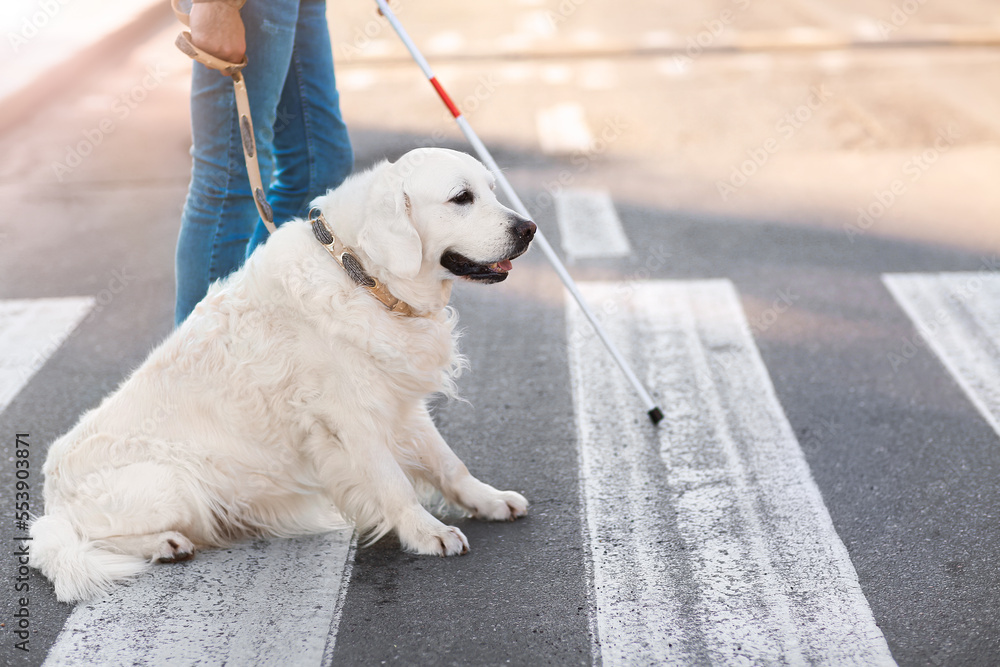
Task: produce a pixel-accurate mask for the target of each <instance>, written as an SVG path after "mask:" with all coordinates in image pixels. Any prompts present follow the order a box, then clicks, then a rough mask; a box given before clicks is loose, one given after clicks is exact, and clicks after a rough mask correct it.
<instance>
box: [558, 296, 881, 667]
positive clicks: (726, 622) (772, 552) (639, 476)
mask: <svg viewBox="0 0 1000 667" xmlns="http://www.w3.org/2000/svg"><path fill="white" fill-rule="evenodd" d="M580 290H581V291H582V292H583V294H584V295H585V296H586V297H587V299H588V300H589V301H590V303H591V304H593V305H594V306H595V308H596V309H597V310H598V311H599V312H603V313H606V314H608V315H609V317H606V318H605V322H604V324H605V326H606V327H607V329H608V333H609V335H610V336H611V337H612V338H613V339H614V340H615V341H616V342H617V344H618V345H619V346H621V350H622V352H623V354H625V356H626V357H628V358H630V360H631V362H632V363H633V364H634V367H635V368H637V369H638V368H645V369H646V370H645V372H644V373H641V375H645V377H643V378H641V379H643V380H644V381H645V383H646V385H647V386H649V387H651V388H653V389H654V391H657V392H658V393H659V404H660V405H661V406H662V407H663V410H664V413H665V415H666V416H665V419H664V420H663V422H662V423H661V425H660V427H659V430H657V429H656V427H653V426H652V425H651V424H650V423H649V422H648V420H647V419H646V418H645V415H644V414H643V412H644V410H643V409H642V406H641V405H639V404H638V403H637V401H636V399H635V398H634V397H633V393H632V391H631V390H630V388H629V386H628V385H627V383H626V382H625V381H624V380H623V379H622V377H621V374H620V373H619V372H618V371H617V369H616V368H615V367H614V363H613V362H612V361H611V359H610V358H609V355H607V353H606V352H605V351H604V350H603V349H602V346H601V343H600V342H599V341H598V340H597V339H596V338H595V337H593V336H592V335H589V333H588V332H587V325H586V323H585V321H584V320H583V317H582V316H581V315H579V314H578V313H577V309H576V308H575V307H573V306H572V304H570V305H568V306H567V318H568V326H569V336H570V338H569V340H570V358H571V364H570V366H571V372H572V376H573V391H574V403H575V409H576V415H577V424H578V428H579V440H580V457H581V467H582V476H583V489H582V492H583V495H584V504H585V507H586V519H585V520H586V534H587V535H588V536H589V540H590V550H591V553H592V557H593V577H594V587H595V590H594V595H595V600H594V602H595V606H596V625H597V631H598V636H599V645H598V646H597V647H595V651H599V653H600V658H601V659H603V663H604V664H605V665H635V664H660V665H692V664H714V665H731V664H771V665H783V664H822V665H838V666H839V665H866V666H870V665H892V664H894V662H893V659H892V656H891V654H890V653H889V649H888V647H887V645H886V642H885V638H884V637H883V635H882V633H881V631H880V630H879V628H878V626H877V625H876V624H875V621H874V619H873V617H872V613H871V609H870V607H869V606H868V602H867V600H866V599H865V597H864V594H863V593H862V591H861V587H860V585H859V583H858V578H857V574H856V572H855V570H854V566H853V565H852V563H851V561H850V558H849V556H848V553H847V550H846V548H845V547H844V545H843V543H842V542H841V541H840V538H839V537H838V536H837V533H836V532H835V530H834V528H833V523H832V521H831V519H830V516H829V514H828V512H827V510H826V507H825V505H824V504H823V500H822V498H821V496H820V493H819V490H818V488H817V487H816V485H815V483H814V481H813V479H812V476H811V474H810V471H809V468H808V466H807V464H806V462H805V459H804V457H803V455H802V452H801V450H800V448H799V445H798V442H797V441H796V439H795V435H794V433H793V432H792V429H791V427H790V425H789V424H788V421H787V419H786V417H785V415H784V412H783V410H782V408H781V405H780V404H779V402H778V399H777V397H776V395H775V393H774V388H773V386H772V384H771V381H770V378H769V376H768V374H767V370H766V368H765V367H764V364H763V361H762V360H761V358H760V356H759V354H758V352H757V348H756V346H755V345H754V342H753V338H752V336H751V333H750V329H749V327H748V324H747V322H746V319H745V317H744V314H743V311H742V309H741V307H740V302H739V298H738V296H737V294H736V291H735V289H734V288H733V286H732V284H731V283H729V282H728V281H723V280H713V281H694V282H658V281H654V282H647V283H638V284H636V283H619V284H612V283H589V284H588V283H584V284H581V285H580ZM567 301H568V300H567Z"/></svg>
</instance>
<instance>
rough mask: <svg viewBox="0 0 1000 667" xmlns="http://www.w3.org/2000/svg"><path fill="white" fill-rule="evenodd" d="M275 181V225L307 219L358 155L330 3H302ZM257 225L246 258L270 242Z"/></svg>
mask: <svg viewBox="0 0 1000 667" xmlns="http://www.w3.org/2000/svg"><path fill="white" fill-rule="evenodd" d="M274 159H275V171H274V178H273V180H272V181H271V183H270V184H269V188H268V193H267V194H268V197H267V198H268V201H269V202H270V204H271V208H272V209H273V210H274V220H275V223H276V224H278V225H280V224H281V223H282V222H285V221H287V220H291V219H292V218H298V217H304V216H305V215H306V214H307V213H308V209H309V203H310V202H311V201H312V200H313V199H315V198H316V197H318V196H320V195H322V194H324V193H325V192H326V191H327V190H329V189H331V188H335V187H337V186H338V185H340V184H341V183H342V182H343V181H344V179H345V178H347V176H348V175H350V173H351V169H352V168H353V166H354V153H353V151H352V149H351V141H350V138H349V137H348V134H347V127H346V125H345V124H344V120H343V118H342V116H341V113H340V95H339V94H338V92H337V82H336V79H335V78H334V71H333V50H332V47H331V45H330V31H329V29H328V27H327V22H326V2H325V0H302V1H301V4H300V6H299V18H298V23H297V25H296V28H295V46H294V48H293V50H292V57H291V64H290V66H289V69H288V74H287V76H286V77H285V87H284V90H283V91H282V93H281V101H280V102H279V104H278V113H277V119H276V121H275V126H274ZM267 234H268V232H267V228H266V227H264V223H263V222H259V221H258V223H257V227H256V229H255V230H254V235H253V238H252V239H251V242H250V244H249V245H248V246H247V256H249V255H250V253H251V252H253V249H254V248H255V247H256V246H257V245H258V244H260V243H262V242H263V241H264V240H265V239H266V238H267Z"/></svg>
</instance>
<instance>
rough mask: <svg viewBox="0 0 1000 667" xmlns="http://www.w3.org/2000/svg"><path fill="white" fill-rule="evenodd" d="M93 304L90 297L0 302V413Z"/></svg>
mask: <svg viewBox="0 0 1000 667" xmlns="http://www.w3.org/2000/svg"><path fill="white" fill-rule="evenodd" d="M93 307H94V299H93V297H67V298H60V299H9V300H4V301H0V351H2V352H0V412H3V410H4V409H6V407H7V406H8V405H9V404H10V402H11V401H12V400H14V397H15V396H17V395H18V393H20V391H21V389H23V388H24V386H25V385H26V384H28V381H29V380H31V378H32V377H34V375H35V373H36V372H38V369H40V368H41V367H42V365H43V364H45V362H46V361H47V360H48V358H49V357H51V356H52V355H53V354H54V353H55V351H56V350H58V349H59V346H61V345H62V344H63V343H64V342H65V341H66V338H67V337H68V336H69V335H70V334H71V333H72V332H73V330H74V329H76V327H77V325H78V324H80V322H81V321H82V320H83V318H84V317H85V316H86V315H87V313H89V312H90V310H91V309H92V308H93Z"/></svg>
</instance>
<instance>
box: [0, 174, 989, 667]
mask: <svg viewBox="0 0 1000 667" xmlns="http://www.w3.org/2000/svg"><path fill="white" fill-rule="evenodd" d="M555 199H556V211H557V217H558V221H559V232H560V240H561V243H562V246H563V248H564V251H565V252H566V254H567V256H568V257H570V258H574V259H578V260H584V259H595V258H596V259H601V258H606V259H613V258H619V259H620V258H623V257H628V256H629V255H630V253H631V252H632V247H631V244H630V243H629V240H628V237H627V235H626V233H625V231H624V229H623V227H622V225H621V221H620V220H618V218H617V215H616V214H615V212H614V209H613V204H612V203H611V200H610V196H609V195H608V194H607V193H602V192H599V191H586V190H568V191H566V192H563V193H559V194H558V195H557V196H556V198H555ZM588 217H589V218H591V219H588ZM883 282H884V283H885V286H886V288H887V289H888V290H889V292H890V293H891V294H892V296H893V297H894V298H895V299H896V301H897V302H898V304H899V307H900V308H901V309H902V310H903V311H904V312H905V313H906V314H907V315H908V316H909V318H910V319H911V320H912V321H913V323H914V326H915V327H916V330H917V331H918V333H919V336H918V337H916V338H915V339H914V340H913V341H911V344H910V346H909V347H904V348H903V349H902V350H901V353H900V355H899V359H896V360H893V359H890V362H891V364H897V365H898V364H905V363H907V362H908V359H909V356H912V355H909V353H908V352H907V350H909V349H910V348H911V347H912V348H915V347H916V346H919V345H922V344H926V345H927V346H928V347H929V348H930V349H931V350H933V352H934V353H935V354H936V355H937V357H938V358H939V359H940V360H941V363H942V365H943V366H944V367H945V368H946V369H947V370H948V372H949V373H950V374H951V376H952V377H953V378H954V379H955V381H956V382H957V383H958V384H959V385H960V386H961V387H962V389H963V390H964V391H965V393H966V394H967V396H968V398H969V400H970V401H971V402H972V403H973V404H974V405H975V406H976V408H977V409H978V410H979V411H980V413H981V414H982V415H983V418H984V419H985V420H986V421H987V422H988V423H989V424H991V425H992V427H993V428H994V429H995V430H996V431H997V433H998V434H1000V379H998V378H1000V366H998V362H997V359H1000V275H997V274H995V273H946V274H889V275H885V276H883ZM580 287H581V291H582V292H583V294H584V296H585V297H586V298H587V300H588V301H589V302H590V303H591V304H592V305H594V306H595V307H596V310H597V312H598V313H599V314H602V316H603V318H602V319H603V321H604V326H605V328H606V329H607V331H608V333H609V335H610V336H611V337H612V339H613V340H614V341H615V342H616V344H617V345H618V346H619V348H620V349H621V350H622V351H623V353H624V354H625V355H626V357H628V358H629V360H630V361H631V362H632V364H633V367H634V368H636V369H637V370H639V372H640V375H642V376H643V377H641V379H642V381H643V382H644V383H645V384H646V386H648V387H651V388H653V390H654V392H655V393H656V394H657V399H658V402H659V404H660V405H661V407H662V408H663V410H664V412H665V419H664V420H663V422H662V424H661V425H660V426H659V427H654V426H652V425H651V424H649V423H648V421H647V420H645V418H644V416H643V414H642V410H641V409H640V406H637V404H636V399H635V397H634V396H633V395H632V392H631V389H630V388H629V386H628V384H627V383H626V382H625V381H624V380H623V379H622V378H620V376H619V373H618V372H617V371H616V369H615V367H614V365H613V361H612V360H611V359H610V358H609V356H608V355H607V353H606V351H605V350H604V349H603V347H602V345H601V344H600V342H599V341H598V340H597V339H596V338H595V337H594V336H593V335H591V334H590V333H589V331H590V330H589V327H588V325H587V324H586V322H585V321H584V320H583V317H582V315H581V314H580V313H579V312H578V310H577V309H576V308H575V306H574V305H573V304H572V303H571V300H569V299H567V300H566V301H567V306H566V325H567V331H566V336H567V343H568V345H567V350H568V360H569V369H570V376H571V380H572V394H573V406H574V414H575V419H576V427H577V447H578V452H579V461H580V471H579V472H580V475H579V479H580V494H581V498H582V507H583V508H584V512H583V516H582V517H581V521H582V523H583V531H582V533H583V536H584V538H585V540H586V542H587V544H586V545H584V548H585V549H587V550H588V553H589V558H588V561H589V565H590V570H589V571H588V572H586V573H580V575H579V576H583V577H587V578H588V580H589V584H590V591H591V600H590V614H591V624H592V627H593V630H594V631H593V645H592V656H591V658H592V659H593V660H594V661H595V662H600V663H602V664H605V665H636V664H657V665H691V664H712V665H737V664H769V665H770V664H773V665H797V664H816V665H838V666H839V665H893V664H895V662H894V660H893V656H892V654H891V653H890V650H889V647H888V645H887V642H886V638H885V637H884V636H883V633H882V630H881V629H880V628H879V626H878V625H877V624H876V620H875V618H874V617H873V613H872V610H871V608H870V606H869V603H868V601H867V600H866V598H865V595H864V593H863V591H862V588H861V585H860V584H859V581H858V576H857V573H856V572H855V569H854V565H853V564H852V562H851V559H850V557H849V554H848V552H847V549H846V548H845V546H844V544H843V543H842V541H841V539H840V537H839V536H838V535H837V532H836V530H835V529H834V526H833V522H832V520H831V518H830V515H829V512H828V510H827V508H826V506H825V504H824V502H823V498H822V496H821V495H820V491H819V489H818V488H817V486H816V484H815V482H814V481H813V477H812V474H811V472H810V469H809V466H808V464H807V462H806V459H805V457H804V456H803V453H802V451H801V449H800V446H799V443H798V441H797V440H796V437H795V434H794V432H793V431H792V429H791V427H790V425H789V423H788V420H787V418H786V417H785V413H784V410H783V408H782V406H781V403H780V401H779V399H778V397H777V395H776V393H775V391H774V388H773V386H772V383H771V379H770V377H769V374H768V369H767V367H766V365H765V363H764V361H763V360H762V358H761V356H760V354H759V352H758V350H757V347H756V343H755V340H754V336H753V333H752V331H751V327H750V326H749V324H748V322H747V316H746V314H745V313H744V310H743V307H742V305H741V300H740V294H739V293H738V291H737V289H736V287H735V286H734V285H733V283H731V282H730V281H728V280H724V279H715V280H678V281H662V280H631V281H629V280H626V281H621V282H587V283H581V284H580ZM93 305H94V300H93V299H91V298H89V297H82V298H69V299H40V300H16V301H0V344H2V346H3V349H4V351H5V352H4V355H5V362H4V364H3V365H2V366H0V373H3V380H4V382H2V383H0V392H3V393H0V411H2V410H3V409H4V408H5V407H6V406H7V405H8V403H9V402H10V401H11V400H12V399H13V398H14V397H15V396H16V394H17V393H18V392H19V391H20V390H21V389H22V388H23V387H24V386H25V384H27V382H28V381H30V379H31V378H32V376H33V375H34V373H35V372H36V371H37V370H38V369H39V368H40V367H41V365H42V364H43V363H44V362H45V360H46V359H48V358H49V357H50V356H51V355H52V354H53V353H54V352H55V350H57V349H58V347H59V346H60V345H61V344H62V342H63V341H65V340H66V338H67V337H68V336H69V335H70V334H71V332H72V331H73V330H74V328H75V327H77V326H78V324H79V323H80V322H81V321H82V320H83V318H85V317H86V315H87V313H88V312H90V310H91V309H92V307H93ZM26 332H31V334H30V335H28V334H27V333H26ZM355 546H356V545H355V542H354V537H353V536H352V534H351V533H350V531H339V532H333V533H329V534H327V535H320V536H313V537H308V538H302V539H297V540H277V539H275V540H257V541H253V542H249V543H245V544H240V545H236V546H234V547H233V548H231V549H224V550H216V551H208V552H205V553H203V554H200V555H199V557H198V558H197V559H194V560H193V561H190V562H187V563H182V564H178V565H175V566H172V567H169V568H157V570H156V576H147V577H141V578H139V579H137V580H136V581H134V582H132V583H131V584H129V585H127V586H121V587H119V588H117V589H116V590H115V591H114V592H113V593H112V594H110V595H109V596H108V597H106V598H104V599H102V600H99V601H95V602H93V603H89V604H81V605H78V606H77V607H76V608H75V609H74V611H73V612H72V614H71V615H70V616H69V618H68V620H67V621H66V623H65V624H64V626H63V628H62V631H61V633H60V634H59V636H58V638H57V639H56V641H55V643H54V644H53V645H52V647H51V649H50V650H49V652H48V656H47V659H46V661H45V664H46V665H51V666H55V665H60V666H62V665H66V666H69V665H87V664H102V665H119V664H120V665H126V664H129V665H130V664H182V665H184V664H241V663H242V662H243V661H245V658H246V656H254V660H255V662H256V664H288V665H319V664H330V662H331V660H332V656H333V650H334V646H335V645H336V640H337V630H338V625H339V619H340V616H341V614H342V613H343V612H344V605H345V600H346V595H347V591H348V590H349V587H350V585H351V572H352V563H353V560H354V550H355Z"/></svg>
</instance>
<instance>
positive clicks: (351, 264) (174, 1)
mask: <svg viewBox="0 0 1000 667" xmlns="http://www.w3.org/2000/svg"><path fill="white" fill-rule="evenodd" d="M170 5H171V7H172V8H173V10H174V14H175V15H176V16H177V19H178V20H179V21H180V22H181V23H183V24H184V25H186V26H190V25H191V23H190V15H188V14H185V13H184V12H183V11H182V10H181V8H180V0H171V2H170ZM174 45H175V46H176V47H177V48H178V49H180V50H181V51H182V52H183V53H184V54H185V55H187V56H188V57H190V58H191V59H192V60H196V61H198V62H199V63H201V64H202V65H204V66H205V67H208V68H209V69H214V70H217V71H219V72H221V73H223V74H225V75H228V76H230V77H232V79H233V93H234V94H235V96H236V111H237V113H238V114H239V117H240V138H241V143H242V145H243V159H244V161H245V162H246V165H247V177H248V178H249V180H250V187H251V189H252V190H253V201H254V204H255V205H256V206H257V212H258V213H259V214H260V219H261V220H263V221H264V225H266V226H267V230H268V232H270V233H272V234H273V233H274V231H275V229H276V226H275V224H274V213H273V211H272V210H271V205H270V204H268V203H267V197H266V196H265V193H264V183H263V182H262V180H261V177H260V165H258V164H257V146H256V142H255V141H254V134H253V119H252V118H251V116H250V98H249V96H248V95H247V85H246V81H244V79H243V73H242V70H243V68H244V67H246V66H247V58H246V56H245V55H244V56H243V60H242V61H241V62H238V63H231V62H228V61H226V60H223V59H221V58H217V57H215V56H213V55H212V54H211V53H208V52H206V51H202V50H201V49H199V48H198V47H197V46H195V45H194V43H193V42H192V41H191V33H190V32H188V31H186V30H185V31H184V32H182V33H181V34H179V35H178V36H177V39H176V40H175V41H174ZM309 222H310V223H311V224H312V230H313V235H314V236H315V237H316V240H317V241H319V243H320V245H322V246H323V247H324V248H326V251H327V252H328V253H330V256H332V257H333V258H334V259H335V260H337V264H339V265H340V266H341V268H343V269H344V272H345V273H347V275H348V276H350V277H351V279H352V280H353V281H354V282H355V284H357V285H358V286H359V287H364V288H365V289H366V290H368V292H369V293H370V294H371V295H372V296H373V297H375V298H376V299H378V300H379V301H380V302H381V303H382V305H384V306H385V307H386V308H387V309H388V310H389V312H391V313H396V314H398V315H402V316H404V317H428V316H430V315H432V314H431V313H427V314H421V313H418V312H416V311H415V310H414V309H413V307H412V306H411V305H410V304H408V303H406V302H405V301H402V300H400V299H397V298H396V297H395V296H393V295H392V293H391V292H389V288H387V287H386V286H385V284H383V283H382V282H380V281H379V280H378V279H376V278H374V277H372V276H371V275H370V274H369V273H368V272H367V271H365V269H364V267H363V266H362V265H361V261H360V260H359V259H358V257H357V255H355V254H354V252H353V251H351V250H350V249H349V248H347V247H345V246H344V245H343V244H342V243H341V242H340V240H339V239H337V237H336V236H335V235H334V233H333V230H331V229H330V225H329V224H328V223H327V221H326V218H324V217H323V213H322V212H321V211H320V210H319V209H315V208H314V209H312V210H311V211H310V212H309Z"/></svg>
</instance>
